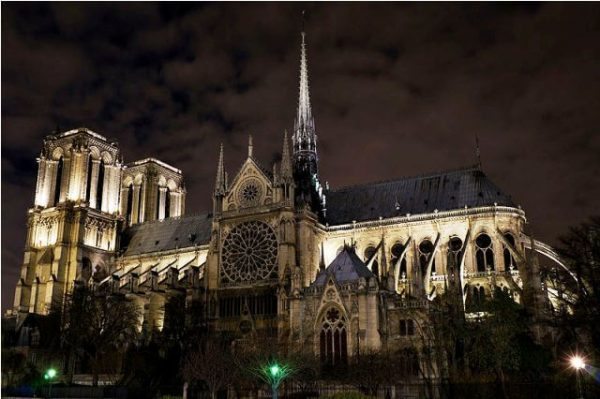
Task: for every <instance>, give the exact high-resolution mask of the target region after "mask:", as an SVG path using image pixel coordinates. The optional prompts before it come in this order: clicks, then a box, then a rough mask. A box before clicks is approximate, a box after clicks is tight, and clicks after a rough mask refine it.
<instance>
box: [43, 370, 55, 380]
mask: <svg viewBox="0 0 600 399" xmlns="http://www.w3.org/2000/svg"><path fill="white" fill-rule="evenodd" d="M54 377H56V369H48V370H46V375H44V378H45V379H47V380H49V379H52V378H54Z"/></svg>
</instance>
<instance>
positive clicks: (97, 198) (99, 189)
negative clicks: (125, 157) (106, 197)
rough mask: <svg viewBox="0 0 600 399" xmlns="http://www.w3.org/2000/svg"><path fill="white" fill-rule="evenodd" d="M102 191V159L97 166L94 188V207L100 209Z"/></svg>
mask: <svg viewBox="0 0 600 399" xmlns="http://www.w3.org/2000/svg"><path fill="white" fill-rule="evenodd" d="M103 191H104V160H103V159H102V160H100V165H99V167H98V188H97V189H96V209H102V192H103Z"/></svg>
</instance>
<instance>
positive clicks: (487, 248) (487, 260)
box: [475, 233, 494, 272]
mask: <svg viewBox="0 0 600 399" xmlns="http://www.w3.org/2000/svg"><path fill="white" fill-rule="evenodd" d="M475 245H476V246H477V248H476V252H475V258H476V260H477V271H478V272H485V271H487V270H488V268H489V269H490V270H494V248H493V245H492V239H491V238H490V236H488V235H487V234H485V233H482V234H480V235H478V236H477V238H476V239H475Z"/></svg>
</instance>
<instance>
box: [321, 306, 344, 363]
mask: <svg viewBox="0 0 600 399" xmlns="http://www.w3.org/2000/svg"><path fill="white" fill-rule="evenodd" d="M320 343H321V345H320V346H321V361H322V362H323V363H324V364H327V365H331V366H333V365H337V364H346V363H347V362H348V334H347V331H346V318H345V317H344V316H343V315H341V314H340V311H339V310H338V309H337V308H335V307H331V308H329V310H327V312H326V313H325V315H324V316H323V322H322V323H321V340H320Z"/></svg>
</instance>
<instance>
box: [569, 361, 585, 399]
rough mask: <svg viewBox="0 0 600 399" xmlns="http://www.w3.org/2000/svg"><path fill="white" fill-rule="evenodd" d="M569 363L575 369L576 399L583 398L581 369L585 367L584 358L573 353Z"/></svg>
mask: <svg viewBox="0 0 600 399" xmlns="http://www.w3.org/2000/svg"><path fill="white" fill-rule="evenodd" d="M570 363H571V367H572V368H574V369H575V380H576V384H577V399H583V390H582V389H581V369H583V368H585V359H584V358H582V357H581V356H579V355H575V356H572V357H571V359H570Z"/></svg>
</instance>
